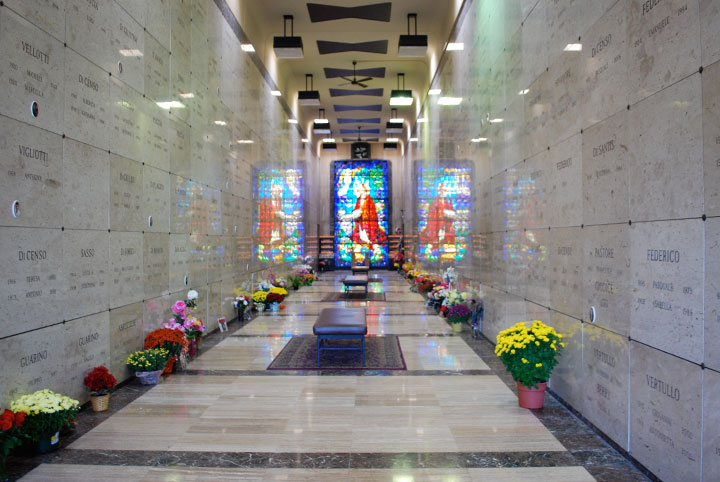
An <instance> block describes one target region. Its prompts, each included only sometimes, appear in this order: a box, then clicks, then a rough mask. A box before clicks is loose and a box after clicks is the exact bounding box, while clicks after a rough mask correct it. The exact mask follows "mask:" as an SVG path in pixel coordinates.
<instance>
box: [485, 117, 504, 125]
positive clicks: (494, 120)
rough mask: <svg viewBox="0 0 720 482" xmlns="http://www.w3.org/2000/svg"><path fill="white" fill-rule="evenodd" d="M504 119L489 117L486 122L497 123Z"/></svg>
mask: <svg viewBox="0 0 720 482" xmlns="http://www.w3.org/2000/svg"><path fill="white" fill-rule="evenodd" d="M504 120H505V119H500V118H496V119H490V120H489V121H488V122H490V123H491V124H498V123H500V122H502V121H504Z"/></svg>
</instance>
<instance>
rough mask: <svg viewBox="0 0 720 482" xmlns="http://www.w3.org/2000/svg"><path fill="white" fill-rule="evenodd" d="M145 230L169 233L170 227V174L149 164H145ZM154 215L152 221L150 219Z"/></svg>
mask: <svg viewBox="0 0 720 482" xmlns="http://www.w3.org/2000/svg"><path fill="white" fill-rule="evenodd" d="M142 182H143V202H142V219H143V220H144V222H145V226H144V227H143V230H145V231H146V232H147V231H151V232H155V233H168V231H169V229H170V191H171V189H172V187H171V186H170V175H169V174H168V173H167V172H165V171H161V170H159V169H155V168H152V167H150V166H148V165H145V166H143V178H142ZM151 217H152V222H150V219H151Z"/></svg>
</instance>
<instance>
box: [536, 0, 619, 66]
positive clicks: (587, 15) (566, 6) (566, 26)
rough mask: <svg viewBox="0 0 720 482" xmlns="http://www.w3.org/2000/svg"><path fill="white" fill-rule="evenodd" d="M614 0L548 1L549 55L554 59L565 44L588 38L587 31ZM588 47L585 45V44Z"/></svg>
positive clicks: (560, 52) (561, 51)
mask: <svg viewBox="0 0 720 482" xmlns="http://www.w3.org/2000/svg"><path fill="white" fill-rule="evenodd" d="M614 3H615V1H614V0H601V1H598V2H585V3H581V2H575V1H574V0H553V1H552V2H548V7H547V22H548V23H547V29H548V37H549V38H548V56H549V58H550V63H551V64H552V63H553V61H554V59H556V58H557V57H559V56H561V55H562V54H563V53H564V49H565V46H566V45H567V44H569V43H577V42H580V40H581V39H582V40H585V39H586V38H587V36H586V31H587V29H588V28H590V26H591V25H593V24H595V23H596V22H597V21H598V19H599V18H600V17H601V16H602V15H603V13H605V11H606V10H607V9H608V8H609V7H611V6H613V4H614ZM583 43H585V42H583ZM583 47H584V48H586V46H585V45H583Z"/></svg>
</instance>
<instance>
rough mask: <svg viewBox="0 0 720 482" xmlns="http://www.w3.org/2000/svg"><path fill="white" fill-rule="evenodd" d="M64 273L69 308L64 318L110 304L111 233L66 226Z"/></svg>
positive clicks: (99, 308) (69, 318) (88, 312)
mask: <svg viewBox="0 0 720 482" xmlns="http://www.w3.org/2000/svg"><path fill="white" fill-rule="evenodd" d="M62 242H63V276H64V278H65V279H64V282H63V285H64V287H65V309H64V312H63V313H64V314H63V319H65V320H72V319H74V318H78V317H80V316H86V315H90V314H92V313H98V312H100V311H104V310H107V309H108V307H109V300H108V297H109V296H110V294H111V293H110V291H109V290H108V280H109V273H108V267H109V257H108V256H109V253H108V249H109V247H110V244H109V243H110V235H109V234H108V232H107V231H85V230H82V231H78V230H67V229H66V230H65V231H64V232H63V235H62Z"/></svg>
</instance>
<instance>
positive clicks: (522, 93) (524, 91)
mask: <svg viewBox="0 0 720 482" xmlns="http://www.w3.org/2000/svg"><path fill="white" fill-rule="evenodd" d="M528 92H530V89H523V90H521V91H520V92H518V95H525V94H527V93H528Z"/></svg>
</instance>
